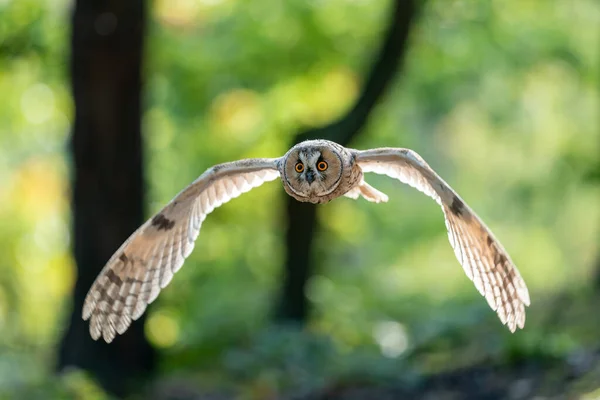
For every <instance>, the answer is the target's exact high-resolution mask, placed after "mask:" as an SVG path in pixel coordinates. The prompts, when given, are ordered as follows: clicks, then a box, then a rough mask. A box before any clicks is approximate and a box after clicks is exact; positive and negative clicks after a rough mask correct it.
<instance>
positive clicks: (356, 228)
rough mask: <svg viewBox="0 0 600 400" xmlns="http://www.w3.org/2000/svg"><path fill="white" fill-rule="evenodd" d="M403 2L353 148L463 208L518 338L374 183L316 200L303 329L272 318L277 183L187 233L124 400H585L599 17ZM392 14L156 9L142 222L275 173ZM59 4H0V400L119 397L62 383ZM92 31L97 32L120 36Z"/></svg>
mask: <svg viewBox="0 0 600 400" xmlns="http://www.w3.org/2000/svg"><path fill="white" fill-rule="evenodd" d="M416 3H418V13H417V14H416V16H415V17H414V19H413V20H412V22H411V26H410V34H409V39H408V42H407V47H406V50H405V53H404V55H403V57H402V60H403V61H402V63H401V66H400V67H399V69H398V71H397V72H396V75H395V78H394V79H393V81H392V83H391V84H389V85H388V86H387V87H386V91H385V92H384V94H383V96H381V98H380V99H378V102H377V105H376V106H375V108H374V109H373V110H372V111H370V114H369V118H368V120H367V123H366V125H365V126H364V128H363V129H361V130H360V132H359V133H357V134H356V136H355V137H354V138H353V139H352V141H351V143H350V144H349V146H350V147H353V148H357V149H366V148H374V147H406V148H411V149H414V150H415V151H417V152H418V153H419V154H421V155H422V156H423V158H424V159H425V160H426V161H427V162H428V163H429V164H430V165H431V166H432V167H433V168H434V169H435V170H436V171H438V172H439V174H440V175H441V176H442V177H443V178H444V180H445V181H446V182H448V183H449V184H450V185H451V186H452V187H453V188H454V189H456V191H457V192H458V193H460V194H461V196H462V197H463V198H464V200H465V201H466V202H468V203H469V205H470V206H471V207H472V208H473V209H474V210H476V212H477V213H478V214H479V215H480V216H481V218H482V219H483V220H484V221H486V224H487V225H488V226H489V227H490V228H491V229H492V231H493V232H494V234H495V235H496V236H497V238H498V239H499V240H500V241H501V242H502V243H503V245H504V247H505V248H506V250H507V251H508V253H509V254H510V255H511V258H512V259H513V261H514V262H515V264H516V265H517V267H518V268H519V271H520V273H521V275H522V276H523V278H524V279H525V281H526V282H527V285H528V288H529V292H530V296H531V306H530V307H528V308H527V310H526V311H527V321H526V324H525V328H524V329H523V330H519V331H517V332H516V333H514V334H511V333H510V332H509V331H508V329H506V327H505V326H503V325H502V324H501V322H500V321H499V320H498V318H497V316H496V315H495V313H494V312H493V311H492V310H490V309H489V307H488V306H487V304H486V301H485V299H484V298H483V297H482V296H481V295H480V294H479V293H478V292H477V290H476V289H475V288H474V287H473V284H472V282H470V281H469V279H468V278H467V277H466V276H465V273H464V271H463V269H462V268H461V266H460V264H459V263H458V262H457V260H456V258H455V256H454V253H453V251H452V248H451V247H450V246H449V245H448V236H447V233H446V227H445V225H444V219H443V214H442V212H441V211H440V209H439V207H438V205H437V204H436V203H435V202H434V201H432V200H431V199H429V198H427V197H425V196H423V194H422V193H419V192H417V191H415V190H414V189H413V188H410V187H408V186H405V185H401V184H400V183H398V182H397V181H395V180H392V179H389V178H387V177H383V176H376V175H374V174H368V175H366V176H365V180H367V181H368V182H369V183H370V184H371V185H372V186H373V187H376V188H377V189H378V190H380V191H382V192H384V193H385V194H387V195H388V196H389V198H390V200H389V202H387V203H382V204H374V203H370V202H367V201H365V200H363V199H359V200H352V199H349V198H345V197H342V198H339V199H336V200H335V201H332V202H331V203H329V204H325V205H320V206H319V208H318V214H317V217H316V218H317V229H316V231H315V232H314V235H313V236H312V249H313V251H312V254H311V257H310V258H311V261H312V268H313V269H312V271H311V272H312V273H311V274H310V276H309V277H308V280H307V282H306V285H305V287H304V295H305V297H306V299H307V304H308V305H309V306H310V308H309V312H308V317H307V319H306V321H303V322H302V323H298V324H296V323H289V324H287V323H280V322H275V320H274V314H276V309H277V304H276V303H277V299H278V296H280V295H281V292H282V290H283V289H282V282H283V280H284V263H285V262H286V254H287V253H286V250H287V248H286V242H285V237H286V236H285V235H286V227H287V226H288V225H287V219H286V218H287V214H286V201H287V199H286V198H285V197H284V191H283V190H282V188H281V183H280V182H267V183H265V184H264V185H263V186H261V187H260V188H257V189H254V190H253V191H251V192H249V193H247V194H244V195H243V196H242V197H240V198H237V199H233V200H232V201H231V202H230V203H227V204H225V205H223V206H222V207H220V208H219V209H217V210H215V211H214V212H213V213H212V214H211V215H210V216H209V217H208V218H207V219H206V220H205V221H204V222H203V224H202V231H201V232H200V234H199V237H198V240H197V242H196V245H195V248H194V251H193V252H192V253H191V255H190V256H189V258H188V259H187V261H186V263H185V265H184V267H183V268H182V269H181V270H180V271H178V272H177V274H176V275H175V276H174V278H173V280H172V282H171V283H170V284H169V286H168V287H165V288H164V289H163V290H162V292H161V294H160V296H159V297H158V298H157V300H156V301H155V302H154V303H152V304H151V305H150V306H149V308H148V310H147V311H146V315H147V319H146V320H145V321H141V322H140V321H138V322H134V324H141V323H143V324H144V325H143V327H142V328H141V330H142V332H143V333H141V334H140V338H146V339H147V341H148V343H149V344H150V345H151V347H152V348H153V349H155V350H156V351H157V355H158V357H157V360H158V361H157V366H156V368H155V371H156V372H155V374H154V375H152V376H151V375H150V374H147V376H146V375H143V376H141V377H139V378H140V380H139V382H140V384H139V386H137V388H138V389H137V391H133V392H131V395H132V396H133V397H131V398H151V395H154V396H155V397H152V398H156V399H175V398H189V399H208V398H211V399H212V398H214V399H223V400H224V399H257V400H258V399H261V400H262V399H280V398H281V399H283V398H298V399H315V400H316V399H351V398H365V399H368V398H375V399H377V398H381V399H385V398H430V399H431V398H436V399H438V398H439V399H445V398H448V399H450V398H465V399H476V398H484V396H486V395H489V397H486V398H489V399H504V398H506V399H509V398H512V399H530V398H534V397H535V395H539V396H545V397H539V398H540V399H541V398H549V399H550V398H573V399H595V398H599V397H600V383H599V382H600V341H599V339H598V337H600V336H599V334H600V317H599V316H598V312H597V308H598V307H597V305H598V302H599V301H600V283H599V282H600V281H599V279H600V278H599V277H600V246H599V243H600V223H599V221H600V201H599V199H600V180H599V178H598V177H599V175H598V168H599V165H600V164H599V163H598V159H599V158H598V155H599V154H600V83H599V78H600V5H599V4H598V3H597V2H596V1H595V0H573V1H555V2H548V1H519V0H507V1H485V0H473V1H460V0H428V1H424V2H421V1H417V2H416ZM393 4H394V2H393V1H383V0H376V1H366V0H319V1H305V0H291V1H285V2H282V1H278V0H254V1H243V0H176V1H170V0H157V1H154V2H148V3H147V15H146V17H147V19H148V28H147V31H146V42H145V45H144V46H145V49H144V51H145V53H144V61H143V68H142V71H143V74H142V76H143V81H144V84H143V86H142V90H143V91H142V99H143V100H142V105H143V106H142V110H141V112H140V117H141V127H142V128H141V135H142V144H141V148H142V150H143V157H142V160H143V179H144V185H145V187H144V190H143V192H144V196H145V198H144V204H143V210H144V211H143V212H144V218H147V217H150V216H151V215H153V214H154V213H155V212H157V211H158V210H160V209H161V208H162V207H163V206H164V205H165V204H166V203H167V202H168V201H169V200H170V199H171V198H173V196H175V195H176V194H177V193H178V192H179V191H180V190H181V189H183V188H184V187H186V186H187V185H188V184H189V183H190V182H192V181H193V180H194V179H196V178H197V177H198V176H199V175H200V174H202V173H203V172H204V171H205V170H206V169H207V168H210V167H211V166H213V165H215V164H219V163H222V162H226V161H232V160H238V159H242V158H250V157H279V156H281V155H282V154H283V153H284V152H285V151H287V150H288V149H289V147H290V144H291V142H292V141H293V140H294V138H295V137H296V135H297V134H298V133H300V132H305V131H307V130H310V129H319V128H321V127H323V126H327V125H328V124H330V123H332V122H334V121H338V120H339V119H340V118H342V117H343V116H345V115H347V114H348V113H349V112H350V111H351V110H352V107H353V106H354V105H355V103H356V101H357V99H359V98H360V96H361V93H362V91H363V90H364V87H365V85H366V84H367V82H366V77H367V74H368V71H369V70H370V69H371V67H372V65H373V63H375V62H376V57H377V54H378V53H377V52H378V51H379V49H380V46H381V43H382V41H383V39H384V36H385V32H386V31H385V28H386V26H387V24H388V23H389V20H390V15H389V14H390V9H391V7H393ZM72 8H73V5H72V4H71V3H70V2H68V1H64V0H60V1H55V0H44V1H36V0H23V1H21V0H20V1H16V0H5V1H0V92H1V93H2V97H1V98H0V104H2V106H1V107H0V121H2V122H1V124H0V220H1V221H2V222H1V223H0V338H2V339H1V340H0V398H2V399H3V398H24V399H25V398H27V399H29V398H31V399H46V398H48V399H53V398H57V399H58V398H60V399H76V398H77V399H109V398H111V394H109V393H110V391H109V390H107V389H106V387H104V383H103V381H102V379H100V378H98V377H97V376H95V375H94V374H93V373H90V372H88V371H86V369H85V368H79V367H70V368H66V369H64V370H61V372H60V373H59V375H56V371H55V368H56V365H57V358H58V356H57V354H58V351H59V350H58V349H59V347H60V344H61V340H62V338H63V337H64V335H65V332H66V331H67V329H68V326H69V324H70V318H71V317H70V315H71V312H72V311H73V310H74V311H73V312H74V314H76V315H77V318H79V315H81V305H75V302H74V300H73V292H74V290H75V284H76V282H77V279H78V273H77V271H78V270H77V263H76V261H75V255H74V243H75V236H74V233H73V229H74V220H73V215H74V214H73V211H72V210H73V208H72V206H73V205H74V201H73V187H74V183H73V182H74V171H75V161H74V157H73V153H72V149H73V146H72V145H71V142H70V140H71V137H72V136H71V135H72V133H73V129H74V127H73V124H74V122H75V107H76V104H75V103H74V100H73V99H72V97H71V94H72V93H71V86H70V85H71V83H70V80H69V79H70V78H69V76H70V60H69V54H70V51H71V49H70V36H69V35H70V34H71V33H70V32H71V31H70V29H71V28H70V24H71V13H72ZM105 17H106V18H105V19H104V20H102V21H100V22H98V24H100V25H101V26H100V25H99V27H97V29H100V30H101V31H102V32H100V31H99V32H98V35H100V36H103V37H104V36H110V35H111V32H112V31H113V30H117V31H118V30H119V29H120V28H119V27H120V26H121V25H120V23H121V21H119V20H118V19H115V20H114V21H113V20H112V19H111V18H112V17H107V16H105ZM114 18H117V17H114ZM97 89H98V88H95V89H94V88H86V89H85V90H90V91H92V90H97ZM90 93H92V92H90ZM94 98H95V99H97V100H98V102H99V103H100V102H101V100H102V98H101V97H100V96H96V97H94ZM129 112H130V111H124V113H129ZM131 112H133V111H131ZM100 121H101V123H106V121H107V119H100ZM104 145H106V146H107V147H108V146H109V145H110V143H108V141H107V143H103V146H104ZM119 145H121V144H119ZM114 165H117V164H114V163H111V164H110V167H111V168H112V167H113V166H114ZM121 178H122V176H121V174H119V173H116V174H114V177H113V179H114V182H115V185H122V181H121ZM97 184H98V185H99V183H98V182H93V185H91V186H92V187H94V188H96V186H94V185H97ZM98 187H100V186H98ZM103 206H107V205H106V204H95V205H94V207H92V209H91V210H90V211H89V212H90V213H92V214H93V213H95V212H99V211H98V210H99V209H101V208H103ZM110 206H111V207H115V206H116V208H117V209H119V207H118V204H117V205H115V204H111V205H110ZM106 223H107V225H108V224H113V223H114V221H113V220H107V222H106ZM112 227H113V225H111V226H107V229H112ZM129 233H130V232H128V233H127V234H129ZM125 238H126V237H125ZM125 238H123V239H125ZM113 239H114V238H113ZM107 243H111V242H107ZM107 243H94V244H93V247H94V248H102V249H103V246H107ZM114 250H116V248H114V249H112V248H111V249H110V251H114ZM105 261H107V260H104V262H105ZM79 267H81V265H80V266H79ZM94 267H98V268H99V267H101V266H94ZM86 268H87V267H86ZM97 272H99V269H98V271H95V272H94V274H96V273H97ZM86 290H87V289H86ZM74 307H75V308H76V307H79V309H74ZM86 326H87V325H86ZM86 333H87V332H86ZM85 340H91V339H90V338H88V337H87V336H86V338H85ZM112 345H113V344H111V345H110V346H112ZM93 362H94V360H90V363H93ZM136 379H137V378H136ZM481 382H485V383H481ZM363 390H364V391H363ZM486 390H487V391H486ZM149 393H150V394H149ZM178 393H187V394H188V397H177V395H178ZM135 396H137V397H135ZM209 396H214V397H209ZM352 396H355V397H352ZM386 396H388V397H386ZM427 396H430V397H427ZM444 396H446V397H444ZM452 396H454V397H452ZM553 396H555V397H553ZM560 396H563V397H560Z"/></svg>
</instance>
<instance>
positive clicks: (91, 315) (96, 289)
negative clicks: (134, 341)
mask: <svg viewBox="0 0 600 400" xmlns="http://www.w3.org/2000/svg"><path fill="white" fill-rule="evenodd" d="M278 161H279V159H249V160H241V161H235V162H231V163H226V164H220V165H216V166H214V167H212V168H210V169H209V170H207V171H206V172H205V173H203V174H202V175H201V176H200V177H199V178H198V179H196V180H195V181H194V182H193V183H192V184H191V185H189V186H188V187H187V188H185V189H184V190H182V191H181V192H180V193H179V194H178V195H177V196H175V198H174V199H173V200H171V202H170V203H169V204H167V205H166V206H165V207H164V208H163V209H162V210H161V211H160V212H158V213H157V214H156V215H155V216H154V217H152V218H150V219H149V220H148V221H146V223H144V224H143V225H142V226H141V227H140V228H138V230H136V231H135V232H134V233H133V234H132V235H131V236H130V237H129V238H128V239H127V240H126V241H125V243H123V245H121V247H120V248H119V249H118V250H117V251H116V252H115V254H114V255H113V256H112V257H111V258H110V260H108V262H107V263H106V266H105V267H104V268H103V269H102V271H101V272H100V274H99V275H98V277H97V278H96V281H95V282H94V283H93V285H92V287H91V288H90V290H89V292H88V294H87V296H86V298H85V302H84V305H83V313H82V316H83V319H84V320H87V319H90V334H91V336H92V338H94V340H96V339H98V338H99V337H100V336H102V337H103V338H104V340H105V341H106V342H107V343H110V342H111V341H112V340H113V339H114V337H115V335H116V334H117V333H119V334H122V333H123V332H125V331H126V330H127V328H128V327H129V325H130V324H131V321H132V320H135V319H137V318H139V317H140V316H141V315H142V314H143V313H144V310H145V309H146V306H147V305H148V304H150V303H151V302H152V301H154V299H156V297H157V296H158V293H159V292H160V290H161V289H162V288H164V287H165V286H166V285H167V284H168V283H169V282H170V281H171V279H172V278H173V274H175V272H177V271H178V270H179V268H181V266H182V265H183V262H184V260H185V258H186V257H187V256H189V255H190V253H191V252H192V249H193V248H194V241H195V240H196V238H197V237H198V233H199V232H200V226H201V224H202V221H204V219H205V218H206V216H207V215H208V214H209V213H210V212H212V211H213V210H214V209H215V208H217V207H219V206H220V205H221V204H223V203H226V202H228V201H229V200H231V199H233V198H235V197H238V196H239V195H240V194H242V193H245V192H247V191H249V190H250V189H252V188H254V187H257V186H260V185H261V184H263V183H264V182H267V181H272V180H274V179H276V178H277V177H278V176H279V172H278V170H277V164H278Z"/></svg>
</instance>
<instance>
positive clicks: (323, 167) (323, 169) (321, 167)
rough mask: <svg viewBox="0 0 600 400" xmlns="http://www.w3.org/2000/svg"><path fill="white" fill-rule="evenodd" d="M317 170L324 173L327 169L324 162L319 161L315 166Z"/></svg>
mask: <svg viewBox="0 0 600 400" xmlns="http://www.w3.org/2000/svg"><path fill="white" fill-rule="evenodd" d="M317 169H318V170H319V171H325V170H326V169H327V163H326V162H325V161H319V163H318V164H317Z"/></svg>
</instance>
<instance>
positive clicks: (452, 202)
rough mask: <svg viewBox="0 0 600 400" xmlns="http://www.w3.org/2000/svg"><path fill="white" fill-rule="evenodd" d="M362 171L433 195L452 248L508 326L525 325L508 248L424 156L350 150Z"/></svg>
mask: <svg viewBox="0 0 600 400" xmlns="http://www.w3.org/2000/svg"><path fill="white" fill-rule="evenodd" d="M354 154H355V156H356V162H357V163H358V165H359V166H360V167H361V169H362V170H363V172H374V173H377V174H383V175H387V176H389V177H392V178H396V179H398V180H399V181H401V182H403V183H406V184H408V185H410V186H412V187H414V188H416V189H417V190H419V191H421V192H423V193H425V194H426V195H427V196H429V197H431V198H433V199H434V200H435V201H436V202H437V203H438V204H439V205H440V206H441V207H442V210H443V212H444V216H445V219H446V228H447V229H448V238H449V240H450V244H451V245H452V248H453V249H454V254H455V255H456V258H458V261H459V262H460V264H461V265H462V267H463V269H464V271H465V273H466V274H467V276H468V277H469V279H471V280H472V281H473V283H474V284H475V287H476V288H477V290H478V291H479V293H481V294H482V295H483V296H484V297H485V298H486V300H487V302H488V304H489V305H490V307H491V308H492V309H493V310H495V311H496V312H497V313H498V316H499V317H500V320H501V321H502V323H503V324H505V325H507V326H508V328H509V329H510V331H511V332H514V331H515V330H516V328H517V327H519V328H523V327H524V326H525V306H528V305H529V303H530V301H529V292H528V290H527V286H526V285H525V281H524V280H523V278H521V275H520V274H519V271H518V269H517V267H516V266H515V264H514V263H513V261H512V260H511V259H510V257H509V255H508V253H507V252H506V250H504V248H503V247H502V245H501V244H500V242H499V241H498V240H497V239H496V238H495V237H494V235H493V234H492V232H491V231H490V229H489V228H488V227H487V226H486V225H485V224H484V223H483V221H481V219H480V218H479V217H478V216H477V214H475V212H474V211H473V210H471V208H470V207H469V206H468V205H467V204H466V203H465V202H464V201H463V200H462V199H461V198H460V196H459V195H458V194H457V193H456V192H455V191H454V190H453V189H452V188H451V187H450V185H448V184H447V183H446V182H445V181H444V180H443V179H442V178H441V177H440V176H439V175H438V174H437V173H436V172H435V171H434V170H433V169H432V168H431V167H430V166H429V165H428V164H427V163H426V162H425V160H423V159H422V158H421V156H419V155H418V154H417V153H415V152H414V151H412V150H409V149H398V148H381V149H372V150H365V151H358V150H355V153H354Z"/></svg>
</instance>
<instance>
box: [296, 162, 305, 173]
mask: <svg viewBox="0 0 600 400" xmlns="http://www.w3.org/2000/svg"><path fill="white" fill-rule="evenodd" d="M295 169H296V172H297V173H301V172H302V171H304V164H302V163H301V162H298V163H296V167H295Z"/></svg>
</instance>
